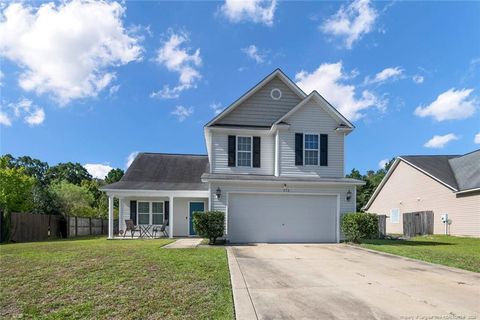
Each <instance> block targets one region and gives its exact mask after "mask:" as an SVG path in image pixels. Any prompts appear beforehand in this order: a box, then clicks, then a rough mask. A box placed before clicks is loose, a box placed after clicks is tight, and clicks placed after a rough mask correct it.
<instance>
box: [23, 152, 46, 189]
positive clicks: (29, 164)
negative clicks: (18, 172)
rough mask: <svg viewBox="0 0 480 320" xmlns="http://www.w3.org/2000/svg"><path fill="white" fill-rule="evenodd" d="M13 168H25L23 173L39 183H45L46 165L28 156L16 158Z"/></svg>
mask: <svg viewBox="0 0 480 320" xmlns="http://www.w3.org/2000/svg"><path fill="white" fill-rule="evenodd" d="M15 166H16V167H17V168H19V167H22V168H25V173H26V174H28V175H29V176H31V177H34V178H35V179H37V180H38V181H39V182H40V183H45V182H46V181H45V180H46V175H47V171H48V168H49V167H48V163H46V162H43V161H40V160H38V159H33V158H31V157H29V156H23V157H18V158H17V159H15Z"/></svg>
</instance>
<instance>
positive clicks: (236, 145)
mask: <svg viewBox="0 0 480 320" xmlns="http://www.w3.org/2000/svg"><path fill="white" fill-rule="evenodd" d="M238 138H250V165H249V166H240V165H238V153H239V152H241V153H248V151H245V150H238ZM235 139H236V140H235V165H236V166H237V167H239V168H253V136H242V135H237V136H235Z"/></svg>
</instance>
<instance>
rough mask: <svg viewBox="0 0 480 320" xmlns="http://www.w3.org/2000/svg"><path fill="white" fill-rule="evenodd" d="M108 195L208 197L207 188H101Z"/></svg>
mask: <svg viewBox="0 0 480 320" xmlns="http://www.w3.org/2000/svg"><path fill="white" fill-rule="evenodd" d="M102 191H105V192H106V193H107V195H108V196H114V197H138V196H143V197H170V196H172V197H174V198H204V197H209V195H210V193H209V191H208V190H118V189H102Z"/></svg>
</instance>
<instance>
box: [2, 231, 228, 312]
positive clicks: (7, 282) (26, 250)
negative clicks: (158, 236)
mask: <svg viewBox="0 0 480 320" xmlns="http://www.w3.org/2000/svg"><path fill="white" fill-rule="evenodd" d="M169 242H170V241H169V240H121V241H107V240H106V239H105V238H93V239H87V240H66V241H50V242H37V243H24V244H7V245H1V246H0V257H1V261H0V275H1V276H0V318H16V317H24V318H35V319H64V318H68V319H93V318H96V319H98V318H110V319H111V318H115V319H147V318H149V319H233V301H232V291H231V285H230V276H229V271H228V264H227V256H226V251H225V249H224V248H222V247H219V248H197V249H164V248H162V246H163V245H165V244H167V243H169Z"/></svg>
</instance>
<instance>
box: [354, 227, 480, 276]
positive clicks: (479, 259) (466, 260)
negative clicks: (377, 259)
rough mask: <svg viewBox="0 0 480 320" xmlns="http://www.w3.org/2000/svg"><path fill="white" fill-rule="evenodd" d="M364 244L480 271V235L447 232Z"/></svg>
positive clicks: (376, 248)
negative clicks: (465, 235) (468, 236)
mask: <svg viewBox="0 0 480 320" xmlns="http://www.w3.org/2000/svg"><path fill="white" fill-rule="evenodd" d="M361 246H362V247H365V248H369V249H373V250H377V251H382V252H388V253H393V254H396V255H399V256H404V257H408V258H413V259H418V260H423V261H427V262H432V263H438V264H443V265H446V266H449V267H455V268H460V269H465V270H470V271H474V272H480V239H479V238H466V237H452V236H444V235H435V236H422V237H415V238H412V239H410V240H363V243H362V244H361Z"/></svg>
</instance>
